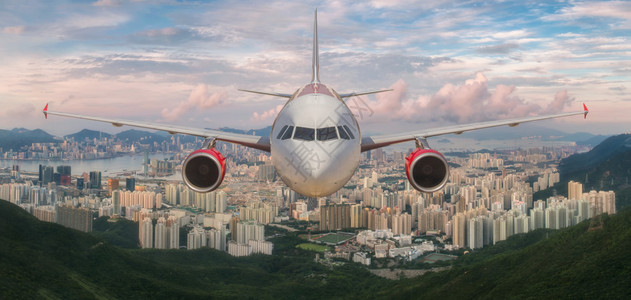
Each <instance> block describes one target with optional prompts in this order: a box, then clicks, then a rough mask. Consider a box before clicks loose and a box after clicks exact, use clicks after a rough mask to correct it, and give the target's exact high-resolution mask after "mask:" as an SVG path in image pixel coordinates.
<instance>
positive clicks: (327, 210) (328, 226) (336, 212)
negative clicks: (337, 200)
mask: <svg viewBox="0 0 631 300" xmlns="http://www.w3.org/2000/svg"><path fill="white" fill-rule="evenodd" d="M350 227H351V206H350V205H348V204H341V205H339V204H335V205H325V206H322V207H320V230H338V229H343V228H350Z"/></svg>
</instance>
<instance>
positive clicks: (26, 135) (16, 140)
mask: <svg viewBox="0 0 631 300" xmlns="http://www.w3.org/2000/svg"><path fill="white" fill-rule="evenodd" d="M215 130H220V131H225V132H233V133H242V134H248V135H258V136H269V135H270V133H271V131H272V126H267V127H265V128H261V129H250V130H242V129H235V128H230V127H221V128H219V129H215ZM179 136H180V142H182V143H185V142H192V141H195V139H196V138H195V137H192V136H187V135H179ZM64 137H65V138H73V139H74V140H75V141H83V140H86V139H88V140H92V139H95V138H96V139H98V138H101V137H107V138H113V139H120V140H122V141H126V142H133V143H142V144H149V143H153V142H157V143H161V142H163V141H165V140H169V139H171V135H169V134H168V133H166V132H160V131H158V132H149V131H143V130H136V129H130V130H126V131H123V132H120V133H117V134H110V133H106V132H101V131H94V130H89V129H83V130H81V131H79V132H77V133H73V134H69V135H66V136H64ZM466 137H468V138H473V139H477V140H489V139H495V140H503V139H515V138H521V137H540V138H541V139H542V140H546V141H551V140H558V141H573V142H577V143H578V144H583V145H592V146H594V145H597V144H599V143H600V142H601V141H603V140H604V139H606V138H607V137H608V136H603V135H593V134H591V133H584V132H583V133H573V134H568V133H565V132H562V131H558V130H555V129H550V128H545V127H538V126H534V125H532V124H530V125H529V126H519V127H516V128H508V127H498V128H491V129H485V130H480V131H473V132H467V133H466ZM55 141H57V140H56V139H55V137H54V136H53V135H50V134H48V133H46V132H45V131H43V130H41V129H36V130H28V129H24V128H15V129H12V130H0V148H2V149H3V151H8V150H9V149H13V150H14V151H17V150H18V149H20V148H22V147H24V146H29V145H31V144H32V143H51V142H55Z"/></svg>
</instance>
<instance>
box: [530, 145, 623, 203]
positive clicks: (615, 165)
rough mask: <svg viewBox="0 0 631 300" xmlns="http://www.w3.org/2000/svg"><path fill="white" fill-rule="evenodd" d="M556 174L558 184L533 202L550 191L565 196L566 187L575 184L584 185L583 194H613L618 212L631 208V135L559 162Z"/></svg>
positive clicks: (543, 192)
mask: <svg viewBox="0 0 631 300" xmlns="http://www.w3.org/2000/svg"><path fill="white" fill-rule="evenodd" d="M559 174H560V177H561V178H560V179H561V181H560V182H559V183H557V184H555V185H554V187H552V188H549V189H547V190H544V191H540V192H537V193H535V194H534V195H533V196H534V199H536V200H538V199H546V198H547V197H549V196H551V195H552V194H553V191H556V193H558V194H560V195H567V183H568V182H569V181H570V180H574V181H578V182H581V183H582V184H583V192H588V191H590V190H597V191H609V190H612V191H614V192H615V193H616V207H617V208H618V209H620V208H622V207H626V206H631V185H630V183H631V182H630V181H629V180H630V179H631V135H630V134H620V135H616V136H612V137H610V138H608V139H606V140H605V141H603V142H602V143H600V144H598V146H596V147H594V148H593V149H592V150H591V151H589V152H586V153H580V154H575V155H572V156H570V157H568V158H565V159H563V160H561V163H560V164H559Z"/></svg>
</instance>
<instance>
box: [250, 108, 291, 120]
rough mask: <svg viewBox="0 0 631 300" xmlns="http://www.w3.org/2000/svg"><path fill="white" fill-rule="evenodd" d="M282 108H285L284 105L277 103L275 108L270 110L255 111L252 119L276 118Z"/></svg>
mask: <svg viewBox="0 0 631 300" xmlns="http://www.w3.org/2000/svg"><path fill="white" fill-rule="evenodd" d="M281 109H283V106H282V105H277V106H276V107H275V108H272V109H270V110H267V111H264V112H262V113H258V112H254V113H253V114H252V117H251V118H250V121H266V120H271V119H273V118H275V117H276V115H278V113H279V112H280V110H281Z"/></svg>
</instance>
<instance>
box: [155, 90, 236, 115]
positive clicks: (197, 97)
mask: <svg viewBox="0 0 631 300" xmlns="http://www.w3.org/2000/svg"><path fill="white" fill-rule="evenodd" d="M224 98H226V91H224V90H220V91H217V92H212V91H210V90H209V89H208V86H207V85H205V84H199V85H198V86H197V87H195V88H194V89H193V91H191V94H190V95H189V96H188V100H186V101H184V102H181V103H180V104H179V105H178V106H177V107H175V108H174V109H167V108H165V109H163V110H162V117H164V118H165V119H167V120H168V121H175V120H177V119H178V118H180V117H181V116H182V115H184V114H185V113H187V112H188V111H190V110H192V109H195V108H197V109H207V108H211V107H213V106H217V105H219V104H221V102H222V100H223V99H224Z"/></svg>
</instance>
